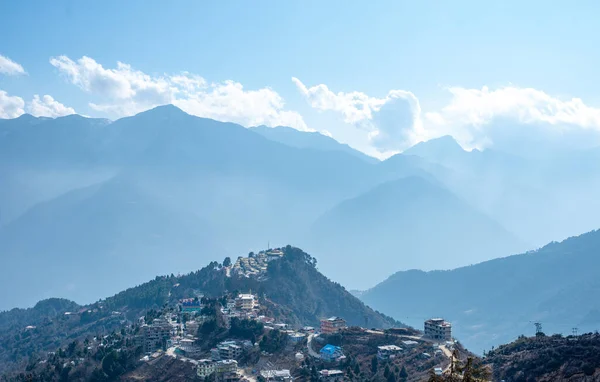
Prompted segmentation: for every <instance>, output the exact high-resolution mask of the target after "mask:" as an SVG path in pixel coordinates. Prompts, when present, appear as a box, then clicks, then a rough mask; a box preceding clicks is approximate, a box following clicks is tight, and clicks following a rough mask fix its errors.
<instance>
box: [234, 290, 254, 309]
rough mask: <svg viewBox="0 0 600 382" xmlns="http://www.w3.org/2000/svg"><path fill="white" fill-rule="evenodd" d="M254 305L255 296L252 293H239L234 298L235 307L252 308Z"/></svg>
mask: <svg viewBox="0 0 600 382" xmlns="http://www.w3.org/2000/svg"><path fill="white" fill-rule="evenodd" d="M256 305H257V304H256V297H254V295H253V294H240V295H238V297H237V298H236V299H235V307H236V309H241V310H252V309H254V308H255V307H256Z"/></svg>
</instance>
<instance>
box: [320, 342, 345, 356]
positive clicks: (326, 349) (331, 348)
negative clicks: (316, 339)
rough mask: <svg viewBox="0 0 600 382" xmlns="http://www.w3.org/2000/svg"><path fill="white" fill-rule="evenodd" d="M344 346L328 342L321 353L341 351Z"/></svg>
mask: <svg viewBox="0 0 600 382" xmlns="http://www.w3.org/2000/svg"><path fill="white" fill-rule="evenodd" d="M341 350H342V348H341V347H339V346H334V345H331V344H327V345H325V346H323V348H322V349H321V353H327V354H334V353H336V352H339V351H341Z"/></svg>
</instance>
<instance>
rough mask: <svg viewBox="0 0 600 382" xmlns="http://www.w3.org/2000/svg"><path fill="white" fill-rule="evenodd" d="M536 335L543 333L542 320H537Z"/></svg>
mask: <svg viewBox="0 0 600 382" xmlns="http://www.w3.org/2000/svg"><path fill="white" fill-rule="evenodd" d="M534 325H535V335H536V336H537V335H539V334H541V333H542V323H541V322H535V323H534Z"/></svg>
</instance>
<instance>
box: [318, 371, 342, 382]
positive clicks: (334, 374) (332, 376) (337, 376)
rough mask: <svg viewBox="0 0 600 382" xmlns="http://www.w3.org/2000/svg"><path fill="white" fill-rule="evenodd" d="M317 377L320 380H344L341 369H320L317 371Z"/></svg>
mask: <svg viewBox="0 0 600 382" xmlns="http://www.w3.org/2000/svg"><path fill="white" fill-rule="evenodd" d="M319 379H320V380H321V381H331V382H337V381H340V382H341V381H343V380H344V372H343V371H341V370H321V371H319Z"/></svg>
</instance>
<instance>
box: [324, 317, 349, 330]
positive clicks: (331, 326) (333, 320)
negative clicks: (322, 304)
mask: <svg viewBox="0 0 600 382" xmlns="http://www.w3.org/2000/svg"><path fill="white" fill-rule="evenodd" d="M345 328H346V321H344V319H343V318H340V317H329V318H326V319H323V320H321V333H324V334H331V333H337V332H338V331H340V330H341V329H345Z"/></svg>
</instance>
